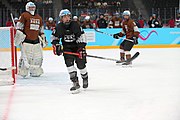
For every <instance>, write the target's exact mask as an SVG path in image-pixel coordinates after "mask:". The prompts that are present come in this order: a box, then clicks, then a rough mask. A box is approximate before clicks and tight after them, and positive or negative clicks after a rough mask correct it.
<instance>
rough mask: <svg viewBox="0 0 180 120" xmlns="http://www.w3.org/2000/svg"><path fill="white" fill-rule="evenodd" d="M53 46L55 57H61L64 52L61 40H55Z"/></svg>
mask: <svg viewBox="0 0 180 120" xmlns="http://www.w3.org/2000/svg"><path fill="white" fill-rule="evenodd" d="M51 44H52V47H53V53H54V55H57V56H60V55H61V54H62V53H63V50H62V47H61V44H59V40H53V41H52V42H51Z"/></svg>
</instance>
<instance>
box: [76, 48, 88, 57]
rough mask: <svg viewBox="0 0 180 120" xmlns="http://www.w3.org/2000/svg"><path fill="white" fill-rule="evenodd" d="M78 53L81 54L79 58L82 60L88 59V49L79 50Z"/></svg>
mask: <svg viewBox="0 0 180 120" xmlns="http://www.w3.org/2000/svg"><path fill="white" fill-rule="evenodd" d="M77 52H78V53H79V56H78V57H79V58H80V59H84V58H86V55H87V53H86V49H85V48H79V49H78V50H77Z"/></svg>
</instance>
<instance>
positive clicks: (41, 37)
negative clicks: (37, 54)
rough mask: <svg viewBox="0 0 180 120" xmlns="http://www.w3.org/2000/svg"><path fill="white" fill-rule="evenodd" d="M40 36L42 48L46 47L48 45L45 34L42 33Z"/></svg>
mask: <svg viewBox="0 0 180 120" xmlns="http://www.w3.org/2000/svg"><path fill="white" fill-rule="evenodd" d="M38 38H39V41H40V43H41V46H42V48H45V47H46V46H47V45H48V42H47V40H46V37H45V35H44V34H42V35H41V36H38Z"/></svg>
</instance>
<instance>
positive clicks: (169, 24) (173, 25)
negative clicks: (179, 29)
mask: <svg viewBox="0 0 180 120" xmlns="http://www.w3.org/2000/svg"><path fill="white" fill-rule="evenodd" d="M167 26H170V28H174V27H175V20H174V18H173V17H171V19H170V20H169V22H168V24H167Z"/></svg>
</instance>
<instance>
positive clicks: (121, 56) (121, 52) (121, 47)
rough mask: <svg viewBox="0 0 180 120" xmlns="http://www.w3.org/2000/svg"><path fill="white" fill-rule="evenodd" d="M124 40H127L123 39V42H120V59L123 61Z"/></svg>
mask: <svg viewBox="0 0 180 120" xmlns="http://www.w3.org/2000/svg"><path fill="white" fill-rule="evenodd" d="M124 42H125V41H123V42H122V43H121V44H120V60H121V61H125V51H124Z"/></svg>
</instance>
